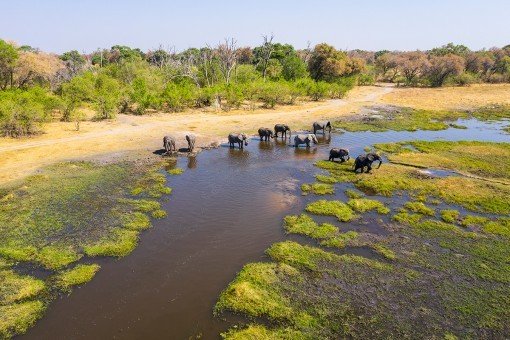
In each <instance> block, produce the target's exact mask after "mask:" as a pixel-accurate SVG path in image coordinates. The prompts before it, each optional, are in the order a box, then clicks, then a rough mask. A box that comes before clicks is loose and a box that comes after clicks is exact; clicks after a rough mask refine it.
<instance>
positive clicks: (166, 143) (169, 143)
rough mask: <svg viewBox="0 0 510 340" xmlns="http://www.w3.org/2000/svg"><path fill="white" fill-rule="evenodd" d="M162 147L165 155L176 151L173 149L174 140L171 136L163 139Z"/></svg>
mask: <svg viewBox="0 0 510 340" xmlns="http://www.w3.org/2000/svg"><path fill="white" fill-rule="evenodd" d="M163 147H164V148H165V151H166V153H167V154H170V153H171V152H172V151H176V149H175V138H174V137H172V136H165V137H163Z"/></svg>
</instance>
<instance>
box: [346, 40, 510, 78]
mask: <svg viewBox="0 0 510 340" xmlns="http://www.w3.org/2000/svg"><path fill="white" fill-rule="evenodd" d="M349 56H351V57H356V58H361V59H363V60H364V61H365V63H366V65H367V75H366V76H368V77H369V78H372V79H374V80H377V81H384V82H392V83H397V84H401V85H406V86H432V87H439V86H443V85H461V86H462V85H469V84H473V83H482V82H486V83H508V82H510V45H507V46H505V47H503V48H491V49H489V50H481V51H471V50H470V49H469V48H467V47H466V46H464V45H454V44H452V43H450V44H447V45H445V46H442V47H439V48H434V49H432V50H430V51H425V52H422V51H412V52H398V51H394V52H390V51H378V52H367V51H360V50H356V51H351V52H349Z"/></svg>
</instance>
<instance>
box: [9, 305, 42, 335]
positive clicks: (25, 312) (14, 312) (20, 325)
mask: <svg viewBox="0 0 510 340" xmlns="http://www.w3.org/2000/svg"><path fill="white" fill-rule="evenodd" d="M44 310H45V306H44V304H43V303H42V302H41V301H39V300H36V301H26V302H19V303H14V304H11V305H6V306H3V305H0V315H2V317H1V318H0V337H2V338H10V337H12V336H14V335H16V334H21V333H25V332H26V331H27V329H28V328H30V327H31V326H32V325H33V324H34V323H35V322H36V321H37V320H38V319H39V318H40V317H41V316H42V314H43V312H44Z"/></svg>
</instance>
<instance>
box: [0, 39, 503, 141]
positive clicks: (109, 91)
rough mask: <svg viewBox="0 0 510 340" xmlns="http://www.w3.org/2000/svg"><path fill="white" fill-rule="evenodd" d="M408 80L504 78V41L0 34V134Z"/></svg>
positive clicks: (279, 101)
mask: <svg viewBox="0 0 510 340" xmlns="http://www.w3.org/2000/svg"><path fill="white" fill-rule="evenodd" d="M376 81H385V82H394V83H397V84H401V85H407V86H443V85H445V84H457V85H466V84H470V83H474V82H492V83H495V82H509V81H510V46H506V47H504V48H501V49H499V48H493V49H490V50H482V51H470V50H469V49H468V48H467V47H465V46H462V45H453V44H448V45H446V46H443V47H440V48H436V49H433V50H430V51H425V52H421V51H414V52H390V51H378V52H369V51H361V50H354V51H349V52H346V51H339V50H336V49H335V48H334V47H332V46H330V45H327V44H318V45H316V46H315V47H314V48H306V49H302V50H297V49H295V48H294V47H293V46H292V45H289V44H281V43H276V42H273V37H272V36H264V37H263V41H262V44H261V45H260V46H257V47H255V48H251V47H238V46H237V45H236V42H235V40H233V39H226V40H225V41H224V42H222V43H219V44H218V45H217V46H214V47H211V46H206V47H203V48H190V49H187V50H185V51H182V52H176V51H175V50H171V49H164V48H158V49H155V50H151V51H148V52H143V51H141V50H140V49H138V48H130V47H127V46H120V45H116V46H112V47H111V48H110V49H103V50H97V51H95V52H93V53H91V54H81V53H79V52H77V51H69V52H66V53H63V54H62V55H55V54H50V53H45V52H43V51H40V50H38V49H35V48H32V47H30V46H17V45H16V44H15V43H10V42H6V41H4V40H1V39H0V134H1V135H6V136H12V137H19V136H25V135H29V134H33V133H37V132H38V131H39V128H40V123H42V122H44V121H49V120H54V119H60V120H63V121H74V122H76V127H77V129H79V122H80V121H82V120H85V119H87V118H88V117H87V116H86V115H85V110H83V109H84V108H90V109H92V110H93V111H94V112H95V116H94V117H93V119H109V118H112V117H114V116H115V115H116V114H117V113H118V112H122V113H132V114H146V113H147V112H154V111H162V112H176V111H182V110H185V109H188V108H203V107H213V108H215V109H218V110H230V109H233V108H241V107H242V108H245V109H255V108H257V107H261V106H262V107H266V108H273V107H275V106H276V105H286V104H293V103H295V102H296V101H297V100H321V99H323V98H341V97H342V96H344V95H345V93H346V92H347V91H348V90H349V89H351V88H352V87H353V86H354V85H356V84H359V85H370V84H373V83H374V82H376Z"/></svg>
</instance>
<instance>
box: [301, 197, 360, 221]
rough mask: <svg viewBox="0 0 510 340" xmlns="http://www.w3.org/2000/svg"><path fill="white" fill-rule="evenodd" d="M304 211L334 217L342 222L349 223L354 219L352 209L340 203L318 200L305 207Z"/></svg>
mask: <svg viewBox="0 0 510 340" xmlns="http://www.w3.org/2000/svg"><path fill="white" fill-rule="evenodd" d="M305 210H306V211H308V212H309V213H312V214H316V215H329V216H336V218H338V220H340V221H342V222H347V221H351V220H353V219H354V218H356V215H355V214H354V212H353V211H352V209H351V208H350V207H349V206H348V205H347V204H345V203H343V202H340V201H326V200H320V201H316V202H312V203H310V204H308V205H307V206H306V209H305Z"/></svg>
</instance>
